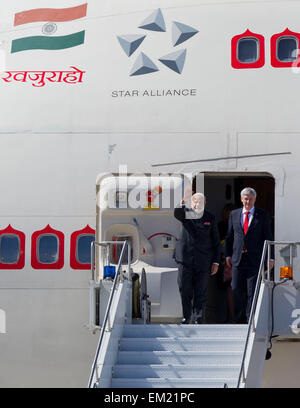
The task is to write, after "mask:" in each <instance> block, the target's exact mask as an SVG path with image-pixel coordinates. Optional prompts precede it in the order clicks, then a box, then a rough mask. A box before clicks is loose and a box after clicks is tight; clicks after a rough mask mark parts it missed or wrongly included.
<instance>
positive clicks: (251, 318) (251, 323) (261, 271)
mask: <svg viewBox="0 0 300 408" xmlns="http://www.w3.org/2000/svg"><path fill="white" fill-rule="evenodd" d="M268 244H269V241H265V242H264V248H263V252H262V257H261V261H260V267H259V272H258V276H257V281H256V286H255V292H254V296H253V301H252V306H251V312H250V316H249V322H248V331H247V337H246V343H245V348H244V353H243V359H242V364H241V369H240V373H239V378H238V383H237V388H239V387H240V384H241V381H242V380H243V382H245V380H246V378H245V360H246V354H247V349H248V343H249V339H250V334H251V331H252V330H253V329H254V315H255V311H256V306H257V300H258V295H259V290H260V285H261V282H262V280H264V277H263V274H264V262H265V257H266V252H267V247H268V246H269V245H268ZM268 253H269V251H268ZM268 271H269V263H268ZM268 276H269V273H268Z"/></svg>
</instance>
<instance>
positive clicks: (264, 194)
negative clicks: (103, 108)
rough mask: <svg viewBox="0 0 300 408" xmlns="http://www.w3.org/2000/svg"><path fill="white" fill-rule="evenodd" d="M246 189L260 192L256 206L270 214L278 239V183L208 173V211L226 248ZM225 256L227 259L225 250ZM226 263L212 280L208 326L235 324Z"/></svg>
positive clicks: (268, 178) (265, 175)
mask: <svg viewBox="0 0 300 408" xmlns="http://www.w3.org/2000/svg"><path fill="white" fill-rule="evenodd" d="M245 187H252V188H254V189H255V190H256V192H257V199H256V203H255V206H256V207H258V208H262V209H264V210H266V211H268V212H269V214H270V216H271V222H272V231H273V235H274V227H275V225H274V220H275V217H274V204H275V180H274V178H273V177H272V175H271V174H269V173H254V172H253V173H246V172H237V173H233V172H232V173H227V172H205V173H204V194H205V196H206V209H207V210H208V211H209V212H211V213H212V214H214V215H215V217H216V220H217V224H218V227H219V233H220V239H221V241H222V244H224V240H225V235H226V231H227V220H228V216H229V213H230V211H231V210H232V209H235V208H240V207H241V206H242V203H241V199H240V193H241V191H242V190H243V188H245ZM193 191H196V177H195V178H194V180H193ZM226 214H227V216H226ZM222 248H223V246H222ZM222 252H223V255H224V251H223V249H222ZM223 262H224V259H223V260H222V261H221V263H220V267H219V271H218V273H217V274H216V275H215V276H212V277H210V281H209V288H208V299H207V304H206V311H205V321H206V323H207V324H210V323H211V324H213V323H218V324H222V323H224V324H226V323H232V321H233V316H232V314H233V295H232V290H231V285H230V283H231V282H230V277H227V276H226V273H225V274H224V265H223Z"/></svg>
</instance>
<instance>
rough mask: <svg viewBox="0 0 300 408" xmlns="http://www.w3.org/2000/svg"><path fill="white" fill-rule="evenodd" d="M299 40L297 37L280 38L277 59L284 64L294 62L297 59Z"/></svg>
mask: <svg viewBox="0 0 300 408" xmlns="http://www.w3.org/2000/svg"><path fill="white" fill-rule="evenodd" d="M297 49H298V40H297V38H295V37H280V38H279V39H278V41H277V58H278V59H279V61H282V62H289V61H294V60H296V59H297V55H295V54H297V53H294V51H295V50H297Z"/></svg>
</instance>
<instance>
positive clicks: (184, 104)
mask: <svg viewBox="0 0 300 408" xmlns="http://www.w3.org/2000/svg"><path fill="white" fill-rule="evenodd" d="M76 7H77V8H78V9H77V11H78V12H79V14H76V13H75V14H72V13H71V14H68V11H66V14H63V17H61V14H60V13H58V15H59V16H58V17H57V16H55V15H54V14H53V9H60V10H63V9H64V10H67V9H71V8H73V9H74V8H76ZM41 8H43V9H52V11H48V12H47V13H48V14H47V13H46V15H45V14H43V13H41V14H39V12H33V13H27V14H26V13H25V15H24V14H23V15H22V14H19V13H21V12H24V11H30V10H36V9H41ZM299 12H300V4H299V2H297V1H293V0H285V1H283V0H282V1H273V0H268V1H264V0H261V1H259V2H258V1H254V0H250V1H244V0H233V1H230V2H229V1H225V0H217V1H215V2H213V3H212V2H211V1H207V0H184V1H182V0H164V1H156V0H149V1H147V2H142V1H137V0H127V1H124V0H122V1H121V0H114V1H106V0H102V1H100V0H86V1H85V3H84V2H83V1H80V0H71V1H67V0H65V1H64V0H52V1H51V2H49V1H47V0H39V1H36V0H26V1H22V2H21V1H19V0H11V1H10V2H5V3H2V4H1V5H0V53H1V64H2V66H1V78H0V100H1V111H0V112H1V113H0V115H1V121H0V157H1V159H0V185H1V191H2V194H1V202H0V209H1V211H0V230H1V231H0V239H1V235H3V234H16V231H19V232H20V233H17V235H18V234H19V235H18V236H19V240H20V241H19V242H20V248H21V253H20V254H19V258H18V260H17V261H16V262H15V263H16V264H18V268H14V267H13V264H10V266H9V267H8V266H7V264H5V263H1V262H2V261H3V259H2V258H1V260H0V261H1V262H0V309H1V314H0V316H2V320H1V322H2V326H1V325H0V356H1V357H0V358H1V364H0V386H1V387H39V386H47V387H48V386H54V387H85V386H86V384H87V379H88V376H89V373H90V367H91V363H92V359H93V355H94V352H95V347H96V342H97V336H94V335H92V334H91V333H90V332H89V331H88V330H87V329H86V328H85V327H84V326H85V324H87V323H88V314H89V290H88V284H89V279H90V270H89V269H83V268H80V267H79V269H75V268H74V263H73V264H72V259H73V261H74V256H75V255H74V252H72V254H73V255H72V254H71V235H72V233H74V232H75V231H81V230H84V229H85V227H87V226H89V228H90V230H89V229H87V230H86V231H89V233H91V231H92V230H93V229H95V212H96V210H95V209H96V202H95V200H96V195H95V182H96V177H97V175H98V174H101V173H116V172H118V171H119V166H120V165H126V166H127V169H128V172H139V173H141V172H142V173H151V172H154V173H159V172H164V173H165V172H170V173H193V174H195V175H196V174H198V173H205V174H209V175H210V176H211V177H212V178H213V177H214V176H215V177H220V176H222V177H225V176H226V175H227V176H228V178H230V180H231V181H232V180H233V179H234V178H235V177H237V176H243V177H246V176H249V177H250V176H251V177H253V176H259V177H266V176H271V177H272V178H274V180H275V191H274V197H275V238H276V239H277V240H287V241H298V240H299V226H300V221H299V220H300V217H299V216H298V201H299V191H298V188H299V163H300V153H299V136H300V119H299V117H300V116H299V103H298V99H299V96H298V95H299V92H298V90H299V89H300V85H299V84H300V82H299V80H300V73H298V71H297V59H298V54H297V52H298V51H297V52H296V54H295V53H292V51H293V50H294V49H298V48H300V46H299V38H300V22H299ZM78 33H81V34H78ZM277 34H280V35H279V36H277V37H276V35H277ZM66 36H69V37H68V39H66ZM144 36H145V37H144ZM274 36H275V37H274ZM29 37H31V39H30V40H28V38H29ZM37 37H43V38H44V39H45V38H47V40H43V39H42V40H41V39H40V38H37ZM58 37H64V38H61V39H60V40H59V39H58ZM26 38H27V40H26ZM24 39H25V40H24ZM53 39H54V40H53ZM280 39H283V40H287V41H286V43H285V44H284V43H282V44H281V45H282V48H280V45H279V43H278V41H279V40H280ZM16 40H18V41H16ZM242 40H243V41H245V42H244V45H246V48H245V49H244V48H243V44H242ZM247 40H248V41H249V42H248V44H247ZM68 41H69V42H68ZM276 41H277V42H276ZM241 44H242V45H241ZM293 44H294V48H293ZM247 46H249V49H250V51H249V52H250V54H249V55H248V54H247V50H249V49H248V48H247ZM285 46H286V47H285ZM238 47H242V48H241V49H239V48H238ZM41 48H43V49H41ZM253 49H254V51H253ZM245 50H246V51H245ZM251 50H252V51H251ZM286 50H287V51H286ZM244 52H246V54H244ZM253 52H254V54H253ZM281 52H282V54H281ZM285 52H290V54H289V55H290V58H289V57H286V56H285V54H284V53H285ZM282 55H283V57H282ZM284 58H285V59H284ZM258 193H259V192H258ZM214 194H215V195H214V196H213V200H212V198H211V201H214V200H215V201H216V202H217V200H218V191H215V193H214ZM208 199H209V197H208ZM222 203H223V202H222ZM212 206H213V205H212ZM215 206H216V205H215ZM9 226H11V229H10V228H8V227H9ZM48 226H49V227H48ZM7 228H8V229H7ZM53 230H54V231H53ZM38 231H43V232H44V233H45V234H50V235H51V234H54V235H55V234H56V231H59V232H60V234H59V233H58V234H56V235H57V236H58V241H57V242H58V246H59V248H60V251H61V252H60V253H59V254H58V255H57V258H56V259H55V262H54V267H53V264H52V267H51V268H47V265H46V266H45V264H43V263H42V262H39V260H38V256H37V252H36V245H37V243H38V242H39V241H38V240H39V236H40V234H41V233H38ZM22 233H23V234H24V236H23V235H22ZM3 242H4V241H3ZM0 244H1V241H0ZM23 244H24V245H25V246H24V248H23V247H22V245H23ZM3 245H4V244H3ZM3 248H4V247H3ZM2 250H3V249H2ZM22 251H23V252H22ZM72 257H73V258H72ZM41 264H43V265H41ZM71 265H73V267H72V266H71ZM55 266H56V267H55ZM77 268H78V266H77ZM294 275H295V279H296V280H297V279H298V280H300V274H299V271H297V270H296V269H295V271H294ZM298 275H299V276H298ZM295 307H297V305H295ZM4 320H5V324H4V323H3V322H4ZM292 346H293V347H294V346H295V344H293V345H292ZM297 346H298V345H297ZM286 347H287V346H286ZM280 350H284V348H283V347H281V349H280ZM282 353H283V351H282ZM291 359H292V358H290V360H291ZM295 359H296V357H295V356H293V360H294V363H295V365H296V361H295ZM274 360H275V362H274V363H273V364H275V363H276V358H275V357H274ZM290 360H288V355H286V360H285V361H290ZM267 364H270V365H269V367H271V364H272V360H271V361H270V362H269V363H267ZM266 370H268V368H266ZM271 371H274V365H273V366H272V368H271V369H269V371H268V372H267V374H268V373H270V372H271ZM275 371H276V369H275ZM267 374H266V375H265V377H264V384H265V385H269V384H275V383H274V382H273V383H272V382H270V381H269V382H268V375H267ZM269 378H270V377H269ZM274 381H275V380H274ZM294 381H296V379H294ZM289 385H293V384H291V383H289Z"/></svg>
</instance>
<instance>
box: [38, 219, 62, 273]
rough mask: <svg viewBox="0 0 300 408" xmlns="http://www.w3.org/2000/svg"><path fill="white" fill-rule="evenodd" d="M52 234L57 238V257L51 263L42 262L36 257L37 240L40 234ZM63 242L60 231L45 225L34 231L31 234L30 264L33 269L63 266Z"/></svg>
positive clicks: (59, 267)
mask: <svg viewBox="0 0 300 408" xmlns="http://www.w3.org/2000/svg"><path fill="white" fill-rule="evenodd" d="M45 234H52V235H56V236H57V238H58V259H57V261H56V262H54V263H51V264H48V263H47V264H46V263H42V262H40V261H39V260H38V257H37V242H38V238H39V237H40V236H41V235H45ZM64 242H65V236H64V234H63V233H62V232H61V231H57V230H55V229H53V228H51V227H50V225H49V224H48V225H47V227H45V228H44V229H42V230H40V231H35V232H34V233H33V234H32V236H31V266H32V268H34V269H61V268H62V267H63V266H64Z"/></svg>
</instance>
